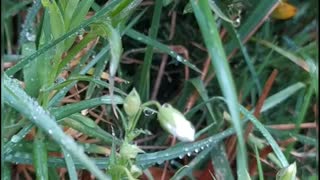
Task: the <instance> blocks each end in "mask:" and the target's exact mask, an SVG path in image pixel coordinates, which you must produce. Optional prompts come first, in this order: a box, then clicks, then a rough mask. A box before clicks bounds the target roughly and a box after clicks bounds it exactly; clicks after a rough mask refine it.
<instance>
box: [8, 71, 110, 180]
mask: <svg viewBox="0 0 320 180" xmlns="http://www.w3.org/2000/svg"><path fill="white" fill-rule="evenodd" d="M3 93H4V97H5V98H4V102H5V103H7V104H8V105H9V106H11V107H13V108H14V109H16V110H17V111H19V112H20V113H21V114H22V115H24V116H25V117H26V118H28V119H29V120H30V121H32V122H33V123H34V124H36V125H37V126H38V127H39V128H40V129H41V130H42V131H44V132H46V133H47V134H48V135H50V136H51V137H52V139H54V140H55V141H56V142H57V143H59V144H60V145H61V146H62V147H64V148H66V150H67V151H68V152H69V153H70V154H71V155H72V156H73V157H76V158H77V159H78V160H79V161H80V162H81V163H82V164H83V165H84V166H85V167H86V168H87V169H88V170H89V171H91V172H92V174H94V175H95V176H96V177H97V178H100V179H109V178H108V177H107V176H106V175H105V174H104V173H103V172H101V171H100V170H99V168H98V167H97V166H96V165H95V164H94V163H93V162H92V161H91V160H90V159H89V158H88V156H87V155H86V154H85V153H84V151H83V149H82V148H81V147H80V146H78V145H77V144H76V143H75V141H74V140H73V139H72V138H71V137H70V136H67V135H66V134H64V132H63V131H62V129H61V128H60V127H59V125H58V124H57V123H56V121H55V119H54V118H53V117H52V116H51V115H50V114H49V113H48V112H47V111H45V110H44V109H43V108H42V107H41V106H40V105H39V104H38V102H37V101H35V100H33V99H32V98H31V97H30V96H28V95H27V94H26V93H25V92H24V91H23V90H22V89H21V88H20V87H19V85H18V84H17V82H15V81H14V80H13V79H11V78H9V77H8V76H7V75H6V74H4V91H3Z"/></svg>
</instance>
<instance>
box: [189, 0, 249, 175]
mask: <svg viewBox="0 0 320 180" xmlns="http://www.w3.org/2000/svg"><path fill="white" fill-rule="evenodd" d="M190 2H191V5H192V8H193V11H194V13H195V16H196V19H197V21H198V24H199V26H200V29H201V32H202V36H203V39H204V41H205V44H206V46H207V48H208V52H209V54H210V56H211V63H212V65H213V67H214V70H215V72H216V74H217V78H218V81H219V84H220V87H221V90H222V93H223V95H224V97H225V98H226V102H227V105H228V107H229V111H230V114H231V116H232V123H233V126H234V128H235V131H236V133H237V137H238V147H239V151H238V152H239V154H238V156H237V158H238V160H240V159H242V161H239V162H238V178H240V179H242V178H245V177H247V151H246V145H245V141H244V138H243V133H242V127H241V122H240V113H239V109H238V101H237V95H236V91H235V87H234V83H233V78H232V75H231V72H230V67H229V65H228V63H227V57H226V55H225V52H224V49H223V46H222V42H221V39H220V36H219V32H218V30H217V26H216V23H215V20H214V18H213V15H212V13H211V10H210V7H209V5H208V1H197V2H196V1H193V0H190Z"/></svg>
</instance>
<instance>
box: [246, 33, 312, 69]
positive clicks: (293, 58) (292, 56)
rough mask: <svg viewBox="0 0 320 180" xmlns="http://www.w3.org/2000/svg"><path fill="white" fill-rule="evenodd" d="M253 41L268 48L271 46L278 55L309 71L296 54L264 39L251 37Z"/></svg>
mask: <svg viewBox="0 0 320 180" xmlns="http://www.w3.org/2000/svg"><path fill="white" fill-rule="evenodd" d="M251 39H252V40H253V41H255V42H257V43H259V44H262V45H264V46H266V47H268V48H272V49H273V50H275V51H276V52H277V53H279V54H280V55H282V56H284V57H286V58H288V59H289V60H290V61H292V62H294V63H295V64H297V65H298V66H299V67H301V68H302V69H304V70H305V71H307V72H309V71H310V70H309V69H310V68H309V66H308V64H307V63H306V62H305V61H304V60H303V59H301V58H300V57H298V56H296V55H295V54H293V53H291V52H290V51H287V50H285V49H283V48H281V47H279V46H276V45H274V44H273V43H270V42H268V41H266V40H262V39H256V38H251Z"/></svg>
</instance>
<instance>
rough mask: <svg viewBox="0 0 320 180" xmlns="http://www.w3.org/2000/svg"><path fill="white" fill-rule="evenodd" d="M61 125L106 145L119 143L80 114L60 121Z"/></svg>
mask: <svg viewBox="0 0 320 180" xmlns="http://www.w3.org/2000/svg"><path fill="white" fill-rule="evenodd" d="M90 121H91V122H90ZM62 124H63V125H65V126H68V127H71V128H73V129H75V130H77V131H80V132H82V133H84V134H86V135H88V136H91V137H95V138H98V139H100V140H102V141H104V142H105V143H107V144H108V145H111V144H112V143H113V142H114V143H116V144H117V145H119V144H120V143H121V141H120V140H119V139H117V138H113V136H112V135H111V134H109V133H108V132H106V131H104V130H103V129H102V128H100V127H99V126H98V125H96V124H95V123H94V121H93V120H91V119H88V118H87V117H85V116H82V115H81V114H73V115H71V116H69V117H67V118H64V119H63V120H62Z"/></svg>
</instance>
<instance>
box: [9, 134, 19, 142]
mask: <svg viewBox="0 0 320 180" xmlns="http://www.w3.org/2000/svg"><path fill="white" fill-rule="evenodd" d="M19 140H20V137H19V136H17V135H13V136H12V137H11V142H13V143H17V142H18V141H19Z"/></svg>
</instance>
